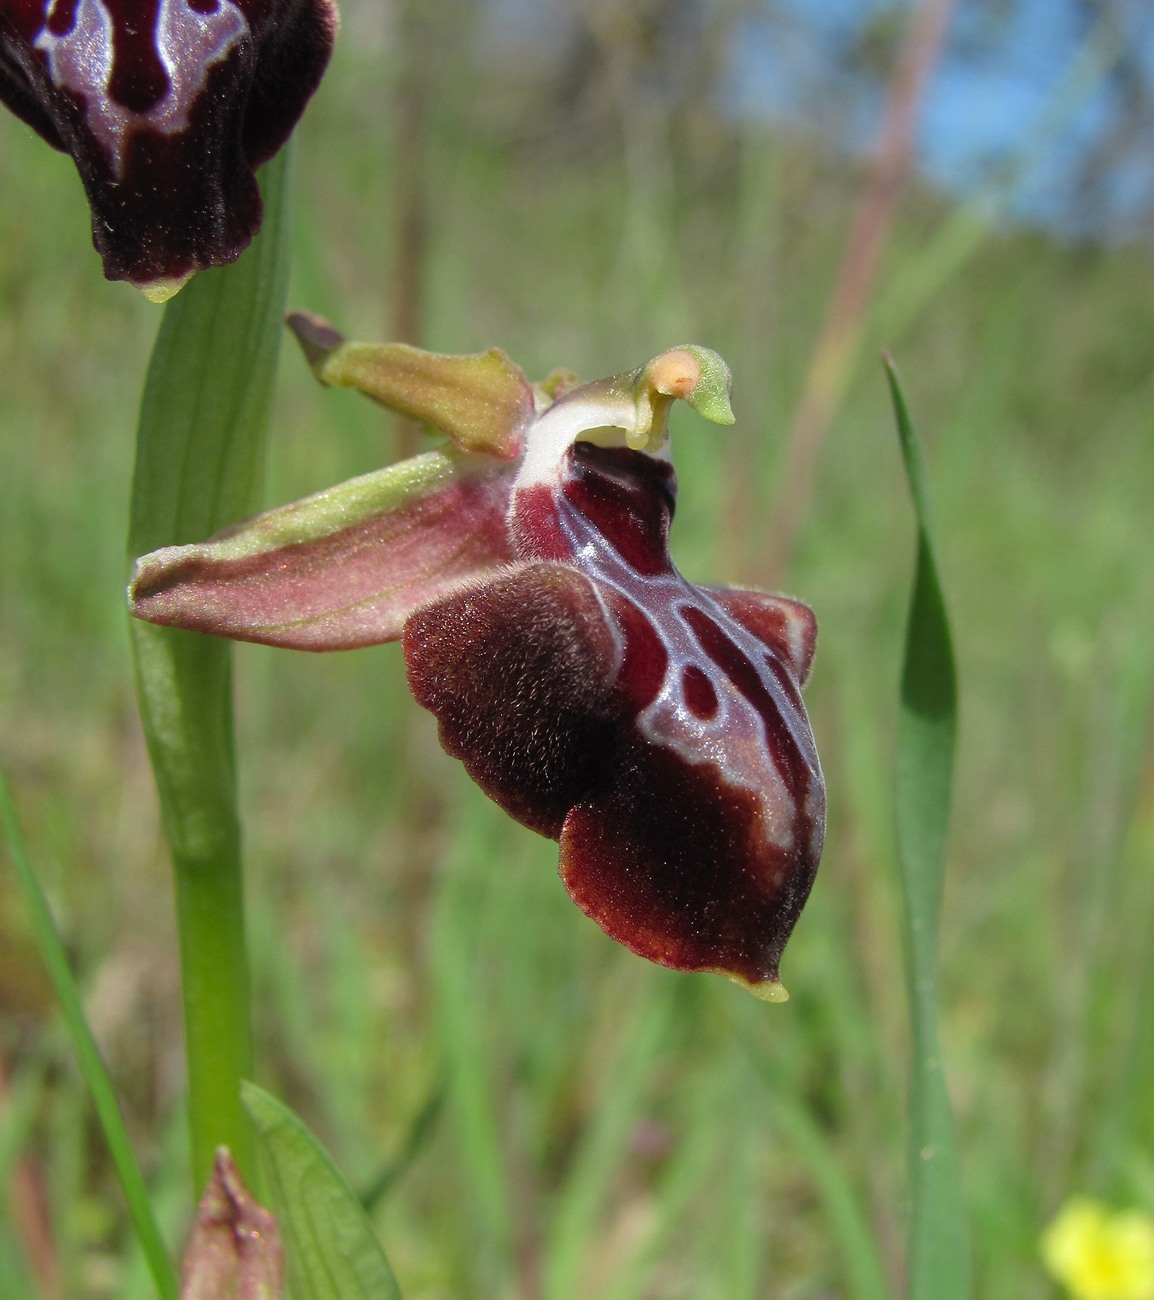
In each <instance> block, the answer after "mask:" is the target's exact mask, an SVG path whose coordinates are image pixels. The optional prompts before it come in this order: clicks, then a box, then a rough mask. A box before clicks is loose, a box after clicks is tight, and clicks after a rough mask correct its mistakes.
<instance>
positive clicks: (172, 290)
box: [136, 271, 192, 303]
mask: <svg viewBox="0 0 1154 1300" xmlns="http://www.w3.org/2000/svg"><path fill="white" fill-rule="evenodd" d="M191 279H192V272H191V271H189V273H188V274H187V275H174V276H171V277H170V278H169V279H166V280H149V281H148V283H147V284H138V285H137V286H136V287H137V288H138V289H139V290H140V292H141V293H142V294H144V296H145V297H146V298H147V299H148V301H149V302H157V303H160V302H167V301H168V300H169V298H175V297H176V295H177V294H178V293H179V292H180V291H181V289H183V288H184V286H185V285H186V284H187V283H188V282H189V280H191Z"/></svg>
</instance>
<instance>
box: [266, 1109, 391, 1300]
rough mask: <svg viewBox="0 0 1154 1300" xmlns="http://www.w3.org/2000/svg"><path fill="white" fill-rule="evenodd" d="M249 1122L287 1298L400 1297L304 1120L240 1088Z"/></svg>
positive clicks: (351, 1195)
mask: <svg viewBox="0 0 1154 1300" xmlns="http://www.w3.org/2000/svg"><path fill="white" fill-rule="evenodd" d="M241 1093H242V1095H243V1097H244V1104H245V1107H246V1109H247V1110H248V1113H249V1114H250V1115H251V1116H252V1120H253V1123H254V1124H255V1125H256V1129H257V1135H258V1142H259V1146H260V1151H261V1155H262V1157H263V1158H264V1163H265V1168H266V1170H267V1174H268V1183H269V1187H270V1189H271V1193H272V1205H273V1210H274V1211H275V1212H276V1216H277V1221H278V1223H279V1225H280V1231H281V1238H282V1240H283V1241H284V1246H285V1260H286V1263H287V1264H288V1273H289V1284H290V1286H291V1287H292V1293H293V1296H294V1298H295V1300H401V1291H400V1288H399V1287H398V1286H397V1280H396V1278H395V1277H394V1276H393V1271H392V1269H391V1268H390V1267H389V1262H388V1260H387V1259H386V1258H385V1253H384V1251H383V1250H382V1249H381V1246H380V1243H379V1242H378V1241H377V1238H376V1234H375V1233H374V1232H373V1229H372V1225H371V1224H370V1223H369V1220H368V1216H367V1215H366V1214H365V1211H364V1208H363V1206H362V1205H361V1203H360V1201H359V1200H358V1199H357V1195H356V1193H355V1192H354V1191H353V1190H352V1188H351V1187H350V1186H349V1185H348V1183H347V1182H345V1180H344V1177H343V1176H342V1175H341V1173H340V1171H339V1170H338V1169H337V1167H336V1165H335V1164H334V1163H333V1160H332V1157H331V1156H330V1155H329V1154H328V1152H327V1151H326V1150H325V1149H324V1147H323V1146H321V1144H320V1142H319V1141H317V1139H316V1137H315V1136H314V1135H313V1134H312V1133H311V1132H310V1131H309V1130H308V1128H307V1127H306V1126H305V1124H304V1122H303V1121H302V1120H301V1119H300V1118H299V1117H298V1116H297V1115H295V1114H293V1112H292V1111H291V1110H289V1108H288V1107H287V1106H285V1105H284V1104H283V1103H282V1102H279V1101H277V1100H276V1098H275V1097H271V1096H270V1095H269V1094H268V1093H267V1092H265V1091H264V1090H263V1089H261V1088H258V1087H257V1086H256V1085H255V1084H252V1083H245V1084H242V1085H241Z"/></svg>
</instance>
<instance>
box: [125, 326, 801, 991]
mask: <svg viewBox="0 0 1154 1300" xmlns="http://www.w3.org/2000/svg"><path fill="white" fill-rule="evenodd" d="M290 323H291V324H292V325H293V327H294V329H295V330H296V332H297V335H298V337H299V338H300V340H301V342H302V344H303V346H304V348H305V351H306V354H307V355H308V357H309V359H310V361H311V362H312V364H313V368H314V370H315V372H316V374H317V376H318V377H319V378H320V379H321V381H322V382H324V383H327V384H334V385H341V386H348V387H355V388H358V389H361V390H362V391H364V392H366V393H368V394H369V395H371V396H372V397H374V398H376V399H377V400H378V401H381V402H383V403H384V404H386V405H388V406H390V407H392V408H394V409H395V410H399V411H402V412H404V413H406V414H408V415H410V416H414V417H417V418H419V419H422V420H424V421H425V422H426V423H428V424H430V425H432V426H433V427H434V428H435V429H437V430H439V431H440V432H442V433H444V434H446V435H447V436H448V442H447V443H446V444H445V445H444V446H443V447H441V448H440V449H439V450H434V451H429V452H426V453H424V454H423V455H419V456H416V457H414V458H412V459H410V460H407V461H404V462H402V463H400V464H398V465H394V466H392V467H390V468H388V469H384V470H381V471H379V472H376V473H373V474H368V475H366V476H364V477H362V478H358V479H354V480H352V481H351V482H349V483H346V484H344V485H342V486H340V487H336V488H332V489H330V490H329V491H326V492H321V493H319V494H317V495H316V496H313V497H310V498H308V499H306V500H304V501H300V502H297V503H296V504H294V505H289V506H284V507H282V508H280V509H278V510H273V511H270V512H269V513H267V514H264V515H260V516H258V517H257V518H256V519H253V520H251V521H250V522H248V523H246V524H243V525H241V526H240V527H238V528H235V529H231V530H229V531H227V532H226V533H222V534H220V535H219V536H217V537H216V538H214V539H211V540H209V541H207V542H203V543H200V544H195V545H187V546H173V547H167V548H165V549H163V550H160V551H156V552H154V553H153V554H151V555H147V556H145V557H144V558H143V559H141V560H140V561H139V562H138V564H137V570H136V574H135V578H134V580H133V584H132V588H131V590H130V598H131V601H132V609H133V613H134V614H135V615H136V616H137V617H139V618H144V619H147V620H150V621H152V622H156V623H162V624H168V625H172V626H176V627H183V628H191V629H196V630H199V631H202V632H210V633H214V634H216V635H221V636H230V637H235V638H238V639H241V640H249V641H260V642H265V643H268V644H271V645H280V646H291V647H296V648H298V649H308V650H333V649H341V648H349V647H354V646H363V645H370V644H374V643H379V642H384V641H394V640H397V639H400V640H401V641H402V642H403V647H404V654H405V661H406V665H407V668H408V679H409V685H410V687H411V689H412V692H413V695H414V696H415V697H416V699H417V701H418V702H419V703H420V704H422V705H424V706H425V708H427V709H429V710H431V711H432V712H433V713H434V714H435V715H436V717H437V719H438V722H439V724H440V736H441V741H442V744H443V745H444V748H445V749H446V750H447V751H448V752H449V753H450V754H451V755H453V756H455V757H456V758H459V759H460V760H461V761H462V762H463V763H464V765H465V767H466V769H467V770H468V772H469V774H470V775H471V776H472V777H473V779H474V780H475V781H476V782H477V783H478V784H479V785H480V786H481V787H482V789H484V790H485V791H486V793H488V794H489V795H490V796H491V797H492V798H493V799H495V800H496V802H497V803H498V804H500V805H501V807H502V808H504V809H505V810H506V811H507V812H508V813H509V814H510V815H511V816H512V817H514V818H515V819H516V820H517V821H519V822H521V823H522V824H523V825H525V826H528V827H530V828H531V829H532V830H535V831H538V832H540V833H541V834H542V835H546V836H549V837H550V838H552V839H556V840H558V841H559V842H560V870H561V877H562V879H563V881H564V883H565V886H566V888H567V889H568V891H569V893H570V895H571V896H572V897H573V899H574V901H575V902H576V903H577V905H578V906H579V907H580V908H581V909H582V910H583V911H584V912H586V913H587V914H588V915H589V916H590V917H592V918H593V919H594V920H595V921H596V922H597V923H598V924H599V925H600V926H601V927H602V929H604V930H605V931H606V932H607V933H608V934H609V935H611V936H612V937H613V938H614V939H617V940H619V941H620V942H621V943H623V944H624V945H626V947H628V948H631V949H632V950H633V951H634V952H636V953H639V954H641V955H642V956H643V957H647V958H649V959H650V960H652V961H655V962H659V963H661V964H662V965H665V966H669V967H673V968H675V969H678V970H686V971H698V970H706V971H716V972H720V973H723V974H726V975H728V976H730V977H731V978H733V979H735V980H737V981H739V982H741V983H743V984H745V985H746V986H748V987H749V988H750V989H752V990H753V991H754V992H755V993H758V994H759V995H760V996H763V997H765V998H767V999H769V1000H774V1001H776V1000H781V999H783V998H784V996H785V991H784V989H783V988H782V986H781V984H780V982H779V980H778V965H779V960H780V957H781V952H782V949H783V947H784V945H785V941H786V939H787V938H788V936H789V934H790V932H791V930H792V929H793V926H794V923H795V922H796V920H797V917H798V914H799V913H800V911H801V908H802V904H803V903H804V902H805V899H806V896H807V894H808V893H809V889H810V885H811V884H812V881H813V876H814V872H815V870H816V868H817V863H818V858H819V856H820V854H821V846H822V837H823V832H824V826H825V793H824V786H823V782H822V775H821V768H820V766H819V763H818V757H817V752H816V750H815V747H814V741H813V735H812V732H811V730H810V725H809V721H808V719H807V717H806V713H805V708H804V706H803V704H802V700H801V693H800V688H801V686H802V684H803V683H804V681H805V679H806V676H807V674H808V672H809V667H810V661H811V659H812V657H813V650H814V639H815V631H816V629H815V623H814V618H813V615H812V614H811V613H810V611H809V610H808V609H807V608H806V607H805V606H804V605H801V604H799V603H798V602H797V601H794V600H789V599H786V598H784V597H781V596H772V595H766V594H764V593H762V592H758V591H747V590H737V589H732V588H726V587H701V586H694V585H692V584H691V583H689V582H687V581H686V580H685V579H684V578H683V577H682V576H681V574H680V573H678V571H677V569H676V568H675V567H674V566H673V563H672V561H671V560H670V557H669V546H668V535H669V525H670V520H671V519H672V516H673V510H674V501H675V495H676V480H675V478H674V472H673V466H672V463H671V461H670V456H669V408H670V406H671V404H672V403H673V401H674V400H675V399H677V398H681V399H683V400H684V401H686V402H687V403H688V404H689V406H691V407H692V408H693V409H694V410H695V411H696V412H697V413H698V414H699V415H702V416H704V417H705V418H706V419H707V420H711V421H713V422H715V423H718V424H730V423H732V422H733V415H732V412H731V410H730V405H729V385H730V376H729V370H728V368H727V367H726V365H725V363H724V362H723V361H722V360H721V358H720V357H719V356H717V355H716V353H713V352H710V351H708V350H707V349H705V348H700V347H692V346H685V347H677V348H674V349H672V350H670V351H668V352H665V353H662V355H661V356H659V357H657V358H655V359H654V360H652V361H650V362H649V363H648V364H647V365H645V366H642V367H641V368H640V369H639V370H634V371H632V372H630V373H627V374H621V375H614V376H613V377H611V378H608V379H601V380H597V381H596V382H594V383H589V384H583V385H579V386H578V385H576V383H575V381H574V380H573V379H572V377H571V376H566V375H558V374H555V375H553V376H551V377H550V379H549V380H547V381H545V382H544V383H543V384H539V385H536V386H534V385H531V384H530V383H529V382H528V381H527V380H526V379H525V377H524V375H523V374H522V372H521V371H520V369H519V368H518V367H517V366H516V365H514V364H513V362H512V361H510V360H509V358H508V357H507V356H505V354H504V353H502V352H500V351H497V350H493V351H491V352H488V353H482V354H479V355H477V356H471V357H448V356H439V355H436V354H433V353H429V352H423V351H419V350H418V349H415V348H410V347H407V346H404V345H400V344H390V345H385V346H380V347H373V346H368V345H364V344H357V343H345V342H344V341H343V340H342V339H341V337H340V335H338V334H337V333H336V332H335V331H333V330H332V328H331V327H330V326H328V325H327V323H325V322H323V321H321V320H319V318H316V317H306V316H303V315H298V316H296V317H294V318H292V320H291V321H290Z"/></svg>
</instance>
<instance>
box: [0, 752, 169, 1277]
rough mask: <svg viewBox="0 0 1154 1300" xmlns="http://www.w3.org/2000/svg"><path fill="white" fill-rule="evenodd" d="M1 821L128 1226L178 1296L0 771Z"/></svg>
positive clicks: (154, 1271) (154, 1268) (154, 1270)
mask: <svg viewBox="0 0 1154 1300" xmlns="http://www.w3.org/2000/svg"><path fill="white" fill-rule="evenodd" d="M0 825H2V826H3V830H4V840H5V842H6V843H7V846H8V856H9V858H10V859H11V861H12V866H13V869H14V870H15V873H16V879H17V883H18V884H19V886H20V891H21V893H22V894H23V895H24V901H25V904H26V905H27V907H28V911H29V914H30V915H31V917H32V929H33V932H34V934H35V936H36V943H37V945H38V947H39V948H40V955H41V956H42V957H43V958H44V964H45V966H46V967H47V968H48V974H49V976H50V977H51V979H52V983H53V985H54V986H55V988H56V996H57V997H58V998H59V999H60V1008H61V1010H62V1011H63V1013H64V1020H65V1023H66V1024H67V1025H68V1032H69V1033H70V1034H71V1036H72V1043H73V1047H74V1048H75V1050H76V1056H77V1059H78V1060H79V1062H80V1072H81V1074H82V1075H83V1076H84V1082H85V1084H86V1085H87V1087H88V1091H89V1093H90V1094H91V1097H92V1104H93V1106H94V1107H95V1109H96V1116H97V1119H99V1121H100V1127H101V1129H102V1130H103V1132H104V1140H105V1141H106V1142H107V1143H108V1151H109V1154H110V1155H111V1157H112V1163H113V1166H114V1167H115V1169H116V1174H117V1177H118V1178H119V1179H120V1185H121V1187H122V1188H123V1189H124V1196H125V1199H126V1200H127V1202H128V1210H129V1214H130V1215H131V1217H132V1226H133V1227H134V1228H135V1230H136V1235H137V1237H138V1238H139V1240H140V1245H141V1249H142V1250H143V1251H144V1256H145V1259H146V1260H147V1261H148V1267H149V1271H150V1272H151V1274H152V1280H153V1283H154V1285H155V1286H156V1289H157V1291H158V1292H159V1293H160V1295H161V1297H162V1300H176V1272H175V1270H174V1269H173V1267H172V1262H171V1260H170V1259H169V1258H168V1251H167V1250H166V1249H165V1245H164V1241H163V1239H162V1238H161V1235H160V1229H159V1228H158V1227H157V1226H156V1219H155V1218H154V1216H153V1213H152V1205H151V1203H150V1201H149V1196H148V1188H147V1186H146V1185H145V1182H144V1176H143V1175H142V1174H141V1172H140V1166H139V1165H138V1164H137V1162H136V1156H135V1154H134V1153H133V1150H132V1145H131V1143H130V1142H129V1140H128V1131H127V1129H126V1128H125V1126H124V1117H123V1116H122V1115H121V1113H120V1106H119V1104H118V1103H117V1100H116V1094H115V1092H114V1091H113V1088H112V1081H111V1079H109V1077H108V1071H107V1070H106V1069H105V1067H104V1061H103V1060H102V1059H101V1056H100V1049H99V1048H98V1047H97V1045H96V1039H95V1038H94V1037H93V1036H92V1030H91V1029H90V1028H89V1027H88V1020H87V1018H86V1017H85V1015H84V1004H83V1002H82V1000H81V997H80V989H79V988H78V987H77V984H76V977H75V976H74V975H73V974H72V968H71V967H70V966H69V964H68V957H67V955H66V953H65V951H64V944H63V943H62V942H61V939H60V932H59V930H57V928H56V922H55V920H54V918H53V916H52V911H51V909H50V908H49V906H48V900H47V899H46V898H45V897H44V891H43V890H42V889H41V888H40V882H39V880H37V878H36V873H35V871H34V870H33V867H32V861H31V859H30V857H29V854H28V848H27V846H26V844H25V843H24V836H23V835H22V833H21V831H20V824H19V822H18V821H17V818H16V809H15V808H14V807H13V804H12V799H11V797H10V796H9V793H8V785H7V782H6V781H5V780H4V776H3V773H0Z"/></svg>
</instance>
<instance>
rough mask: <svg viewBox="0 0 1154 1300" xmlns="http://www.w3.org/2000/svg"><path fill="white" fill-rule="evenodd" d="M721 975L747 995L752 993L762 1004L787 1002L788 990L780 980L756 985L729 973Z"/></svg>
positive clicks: (764, 981) (725, 972) (724, 972)
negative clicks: (737, 985) (739, 986)
mask: <svg viewBox="0 0 1154 1300" xmlns="http://www.w3.org/2000/svg"><path fill="white" fill-rule="evenodd" d="M720 973H721V974H723V975H725V976H726V977H727V978H729V979H731V980H732V981H733V982H734V983H735V984H740V985H741V987H742V988H743V989H745V991H746V992H747V993H752V994H753V996H754V997H755V998H758V999H760V1000H761V1001H762V1002H788V1001H789V990H788V989H787V988H786V987H785V985H784V984H783V983H782V982H781V980H761V981H759V982H758V983H756V984H754V983H751V982H750V981H749V980H744V979H742V978H741V976H740V975H731V974H730V973H729V971H722V972H720Z"/></svg>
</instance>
